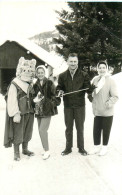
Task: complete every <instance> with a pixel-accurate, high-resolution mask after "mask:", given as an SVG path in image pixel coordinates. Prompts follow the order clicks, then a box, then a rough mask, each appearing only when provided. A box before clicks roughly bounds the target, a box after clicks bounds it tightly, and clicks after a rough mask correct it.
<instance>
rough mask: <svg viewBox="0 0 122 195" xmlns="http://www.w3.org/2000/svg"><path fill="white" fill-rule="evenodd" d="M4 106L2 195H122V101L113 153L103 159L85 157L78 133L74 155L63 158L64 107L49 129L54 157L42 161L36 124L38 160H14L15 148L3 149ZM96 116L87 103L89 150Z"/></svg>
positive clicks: (0, 123) (0, 115) (0, 121)
mask: <svg viewBox="0 0 122 195" xmlns="http://www.w3.org/2000/svg"><path fill="white" fill-rule="evenodd" d="M0 105H1V107H0V127H1V128H0V130H1V134H0V151H1V155H0V194H1V195H122V185H121V182H122V131H121V130H122V118H121V116H122V102H121V101H120V102H119V103H118V104H117V106H116V110H115V117H114V123H113V127H112V132H111V137H110V142H109V153H108V154H107V155H106V156H103V157H99V156H95V155H89V156H86V157H83V156H81V155H80V154H79V153H78V152H77V148H76V131H75V130H74V147H73V152H72V153H71V154H69V155H68V156H64V157H62V156H61V155H60V153H61V151H62V150H63V149H64V148H65V137H64V133H65V126H64V121H63V107H62V106H60V107H59V115H57V116H55V117H53V118H52V121H51V126H50V129H49V142H50V152H51V157H50V158H49V159H48V160H46V161H44V160H42V158H41V150H42V146H41V142H40V138H39V134H38V129H37V123H36V120H35V123H34V133H33V138H32V140H31V142H30V149H32V151H34V152H35V156H34V157H31V158H30V157H27V156H24V155H21V161H20V162H15V161H13V148H9V149H5V148H4V147H3V133H4V120H5V117H4V116H5V105H4V101H2V100H1V104H0ZM120 107H121V108H120ZM92 126H93V115H92V109H91V104H90V103H89V102H88V101H87V106H86V121H85V148H86V150H89V149H90V148H91V146H92V145H93V142H92Z"/></svg>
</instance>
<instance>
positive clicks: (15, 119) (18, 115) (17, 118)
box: [13, 113, 21, 123]
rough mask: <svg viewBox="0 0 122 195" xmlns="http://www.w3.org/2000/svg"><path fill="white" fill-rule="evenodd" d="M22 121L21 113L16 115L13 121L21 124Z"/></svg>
mask: <svg viewBox="0 0 122 195" xmlns="http://www.w3.org/2000/svg"><path fill="white" fill-rule="evenodd" d="M20 120H21V116H20V113H16V114H15V115H14V117H13V121H14V123H20Z"/></svg>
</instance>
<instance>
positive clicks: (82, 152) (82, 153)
mask: <svg viewBox="0 0 122 195" xmlns="http://www.w3.org/2000/svg"><path fill="white" fill-rule="evenodd" d="M79 153H80V154H81V155H83V156H87V152H86V150H84V149H79Z"/></svg>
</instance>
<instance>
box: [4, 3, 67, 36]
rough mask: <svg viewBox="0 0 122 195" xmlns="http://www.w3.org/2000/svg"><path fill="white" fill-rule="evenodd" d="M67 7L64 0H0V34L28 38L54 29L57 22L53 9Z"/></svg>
mask: <svg viewBox="0 0 122 195" xmlns="http://www.w3.org/2000/svg"><path fill="white" fill-rule="evenodd" d="M62 8H65V9H67V3H65V2H64V1H22V0H21V1H18V2H17V1H5V0H0V36H1V37H2V36H7V35H11V34H17V35H21V36H23V37H24V38H29V37H31V36H34V35H36V34H39V33H41V32H44V31H50V30H54V29H55V25H56V24H58V23H59V20H58V18H57V17H58V15H57V14H56V13H55V10H59V11H60V10H61V9H62Z"/></svg>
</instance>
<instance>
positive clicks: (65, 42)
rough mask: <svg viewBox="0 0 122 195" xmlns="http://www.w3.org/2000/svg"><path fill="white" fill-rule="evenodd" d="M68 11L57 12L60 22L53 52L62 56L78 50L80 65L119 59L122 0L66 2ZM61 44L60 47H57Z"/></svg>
mask: <svg viewBox="0 0 122 195" xmlns="http://www.w3.org/2000/svg"><path fill="white" fill-rule="evenodd" d="M68 6H69V7H70V9H71V12H68V11H66V10H62V11H61V12H57V13H58V14H59V17H60V22H61V24H59V25H57V26H56V28H57V30H58V31H59V33H60V37H59V39H55V40H54V41H55V42H56V43H57V44H59V46H57V52H58V53H59V54H61V55H63V56H64V58H65V59H66V58H67V56H68V54H69V53H70V52H75V53H78V56H79V60H80V63H79V64H80V66H81V67H83V66H89V65H92V66H95V65H96V63H97V62H98V61H99V60H101V59H102V60H105V59H107V61H108V63H109V65H111V66H118V63H119V62H121V61H122V58H121V54H122V51H121V49H122V38H121V37H122V32H121V29H122V3H121V2H117V3H115V2H114V3H113V2H107V3H106V2H92V3H91V2H90V3H89V2H69V3H68ZM60 46H61V47H60Z"/></svg>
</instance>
